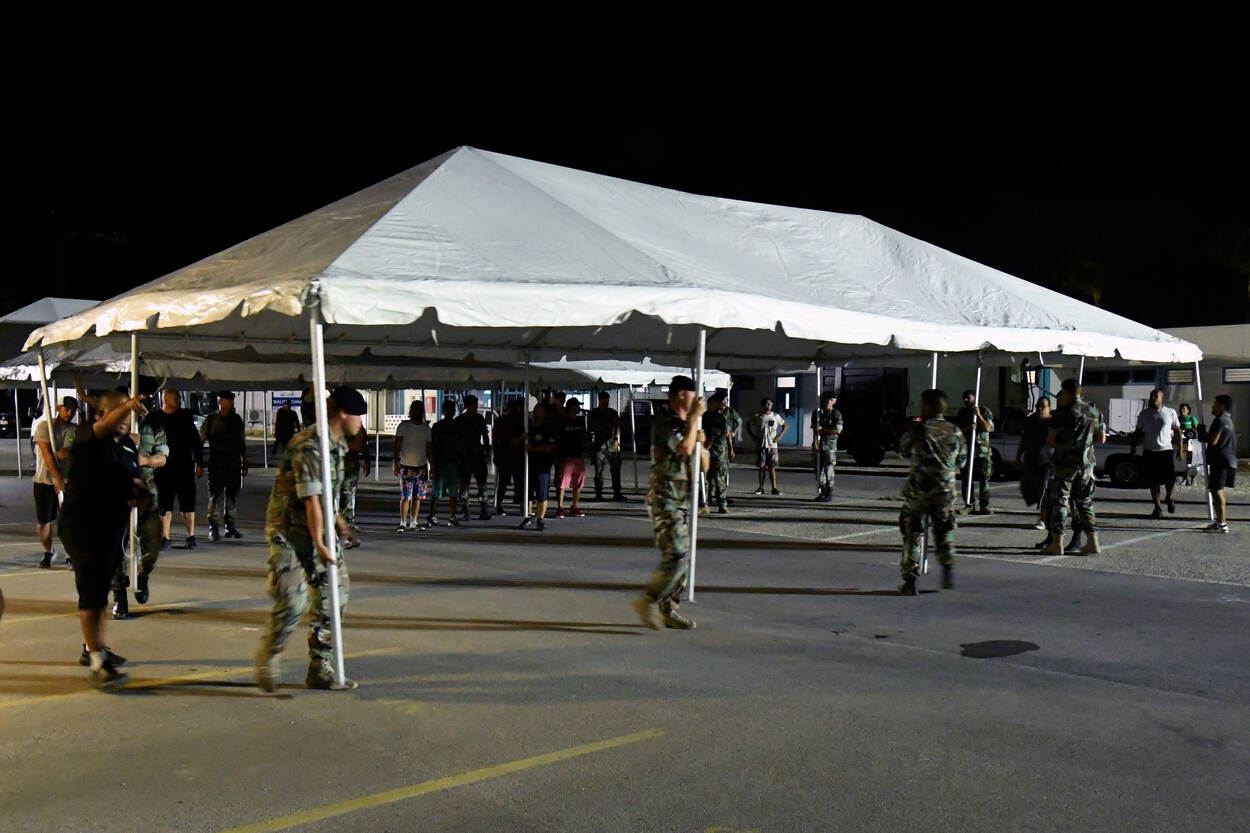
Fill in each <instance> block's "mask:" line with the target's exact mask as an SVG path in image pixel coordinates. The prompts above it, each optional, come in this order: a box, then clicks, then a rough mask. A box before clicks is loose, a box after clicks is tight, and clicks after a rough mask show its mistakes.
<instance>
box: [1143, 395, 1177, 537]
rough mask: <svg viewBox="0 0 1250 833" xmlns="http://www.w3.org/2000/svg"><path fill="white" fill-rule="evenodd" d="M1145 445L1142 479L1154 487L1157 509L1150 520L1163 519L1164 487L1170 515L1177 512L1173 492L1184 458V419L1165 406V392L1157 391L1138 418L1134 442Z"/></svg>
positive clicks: (1152, 512) (1153, 498)
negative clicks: (1178, 461)
mask: <svg viewBox="0 0 1250 833" xmlns="http://www.w3.org/2000/svg"><path fill="white" fill-rule="evenodd" d="M1139 440H1140V441H1141V443H1142V475H1143V477H1144V478H1145V480H1146V485H1147V486H1149V487H1150V499H1151V500H1152V501H1154V505H1155V507H1154V509H1153V510H1151V513H1150V517H1151V518H1154V519H1156V520H1157V519H1159V518H1162V517H1163V505H1162V504H1161V503H1160V502H1159V500H1160V487H1163V488H1164V489H1165V490H1166V494H1167V505H1168V512H1175V511H1176V503H1175V502H1174V501H1173V500H1172V490H1173V489H1174V488H1175V487H1176V470H1175V468H1174V466H1173V460H1175V459H1176V458H1182V459H1183V457H1184V453H1183V452H1182V450H1181V448H1182V446H1181V419H1180V417H1179V416H1177V414H1176V411H1174V410H1172V409H1171V408H1169V407H1167V406H1165V405H1164V404H1163V391H1162V390H1160V389H1159V388H1155V389H1154V390H1152V391H1151V392H1150V402H1149V404H1148V405H1147V407H1145V408H1142V410H1141V413H1139V414H1138V415H1137V428H1136V430H1134V431H1133V441H1134V442H1137V441H1139Z"/></svg>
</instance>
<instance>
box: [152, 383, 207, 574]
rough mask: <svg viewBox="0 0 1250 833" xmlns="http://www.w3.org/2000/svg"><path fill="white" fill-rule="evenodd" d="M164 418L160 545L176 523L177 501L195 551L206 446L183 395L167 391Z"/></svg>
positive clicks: (158, 472)
mask: <svg viewBox="0 0 1250 833" xmlns="http://www.w3.org/2000/svg"><path fill="white" fill-rule="evenodd" d="M161 418H162V420H163V421H164V423H165V444H166V447H167V448H168V449H169V453H168V454H167V455H166V458H165V465H164V466H162V467H161V468H159V469H157V470H156V494H157V501H158V509H159V511H160V513H161V544H162V545H168V543H169V535H170V525H171V524H172V522H173V512H174V498H177V499H178V511H179V512H181V513H182V522H183V524H184V526H185V527H186V530H187V539H186V543H185V545H184V547H185V549H189V550H193V549H195V479H196V477H197V476H198V475H197V472H202V471H203V464H204V443H203V440H202V439H201V438H200V431H199V429H198V428H196V427H195V415H194V414H193V413H192V412H191V411H190V410H189V409H187V408H184V407H182V394H181V393H179V392H178V391H176V390H172V389H166V391H165V395H164V396H163V397H162V406H161Z"/></svg>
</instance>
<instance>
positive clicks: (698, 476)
mask: <svg viewBox="0 0 1250 833" xmlns="http://www.w3.org/2000/svg"><path fill="white" fill-rule="evenodd" d="M706 358H707V330H704V329H700V330H699V351H698V353H697V354H696V355H695V371H694V388H695V396H702V395H703V364H704V362H705V360H706ZM695 424H696V425H697V426H698V427H699V428H702V427H703V417H699V419H698V420H697V421H696V423H695ZM702 452H703V445H702V444H701V443H695V444H694V453H693V454H691V455H690V485H691V489H690V578H689V580H687V582H686V601H688V602H693V601H694V569H695V562H696V560H697V558H698V554H699V484H700V482H701V480H702V475H703V467H702V466H700V465H699V460H700V458H701V457H702Z"/></svg>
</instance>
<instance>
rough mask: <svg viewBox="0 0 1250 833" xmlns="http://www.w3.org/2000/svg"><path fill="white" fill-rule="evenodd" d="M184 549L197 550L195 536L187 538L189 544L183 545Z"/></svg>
mask: <svg viewBox="0 0 1250 833" xmlns="http://www.w3.org/2000/svg"><path fill="white" fill-rule="evenodd" d="M183 549H187V550H193V549H195V536H194V535H188V536H187V543H186V544H185V545H183Z"/></svg>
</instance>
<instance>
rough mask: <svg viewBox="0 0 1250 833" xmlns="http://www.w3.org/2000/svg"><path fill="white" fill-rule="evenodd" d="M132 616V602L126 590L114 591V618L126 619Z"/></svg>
mask: <svg viewBox="0 0 1250 833" xmlns="http://www.w3.org/2000/svg"><path fill="white" fill-rule="evenodd" d="M129 616H130V601H129V599H128V598H127V597H126V589H125V588H124V587H123V588H122V589H121V590H114V591H113V618H114V619H125V618H127V617H129Z"/></svg>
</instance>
